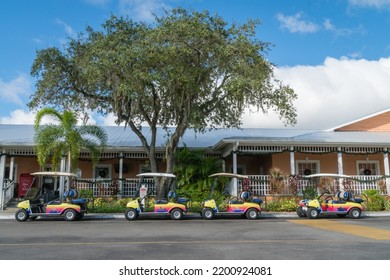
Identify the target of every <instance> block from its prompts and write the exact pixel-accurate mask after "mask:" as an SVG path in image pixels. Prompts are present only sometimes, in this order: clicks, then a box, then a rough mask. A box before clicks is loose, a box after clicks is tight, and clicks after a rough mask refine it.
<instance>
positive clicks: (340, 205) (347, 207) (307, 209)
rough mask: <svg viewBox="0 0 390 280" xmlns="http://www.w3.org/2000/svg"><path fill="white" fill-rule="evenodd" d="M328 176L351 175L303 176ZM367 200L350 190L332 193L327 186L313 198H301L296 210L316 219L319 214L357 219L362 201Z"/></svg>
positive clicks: (344, 177) (319, 175) (300, 213)
mask: <svg viewBox="0 0 390 280" xmlns="http://www.w3.org/2000/svg"><path fill="white" fill-rule="evenodd" d="M321 177H330V178H338V179H341V180H344V179H350V178H351V176H347V175H338V174H313V175H308V176H305V177H304V178H306V179H312V178H321ZM365 200H367V198H365V199H363V198H362V197H357V196H355V194H354V193H353V192H352V191H337V192H336V193H335V194H334V195H333V194H332V192H330V191H329V190H328V189H327V188H325V189H324V190H323V191H322V192H321V194H320V195H319V196H318V197H317V198H315V199H303V200H301V201H300V202H299V206H298V208H297V210H296V212H297V215H298V216H299V217H308V218H310V219H316V218H318V217H319V216H320V215H336V216H337V217H346V216H348V217H350V218H352V219H358V218H360V216H361V213H362V211H363V210H364V207H363V205H362V203H363V202H364V201H365Z"/></svg>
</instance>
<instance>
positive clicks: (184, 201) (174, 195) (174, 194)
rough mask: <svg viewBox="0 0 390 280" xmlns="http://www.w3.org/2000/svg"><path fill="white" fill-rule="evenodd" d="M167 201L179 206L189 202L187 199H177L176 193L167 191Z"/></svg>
mask: <svg viewBox="0 0 390 280" xmlns="http://www.w3.org/2000/svg"><path fill="white" fill-rule="evenodd" d="M168 199H169V200H173V201H174V202H177V203H181V204H185V203H187V202H188V201H190V199H189V198H188V197H178V196H177V193H176V191H169V192H168Z"/></svg>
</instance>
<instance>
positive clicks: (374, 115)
mask: <svg viewBox="0 0 390 280" xmlns="http://www.w3.org/2000/svg"><path fill="white" fill-rule="evenodd" d="M389 111H390V108H387V109H385V110H382V111H379V112H376V113H373V114H371V115H368V116H365V117H362V118H359V119H355V120H352V121H350V122H347V123H344V124H342V125H339V126H336V127H333V128H329V129H326V130H325V131H334V130H336V129H339V128H342V127H344V126H347V125H351V124H354V123H357V122H360V121H364V120H366V119H369V118H372V117H376V116H378V115H381V114H383V113H387V112H389Z"/></svg>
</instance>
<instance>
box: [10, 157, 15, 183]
mask: <svg viewBox="0 0 390 280" xmlns="http://www.w3.org/2000/svg"><path fill="white" fill-rule="evenodd" d="M14 166H15V157H11V161H10V164H9V176H8V178H9V179H10V180H12V181H13V180H14Z"/></svg>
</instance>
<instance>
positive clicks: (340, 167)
mask: <svg viewBox="0 0 390 280" xmlns="http://www.w3.org/2000/svg"><path fill="white" fill-rule="evenodd" d="M337 173H338V174H339V175H343V174H344V169H343V153H342V152H341V148H340V147H339V148H337Z"/></svg>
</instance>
